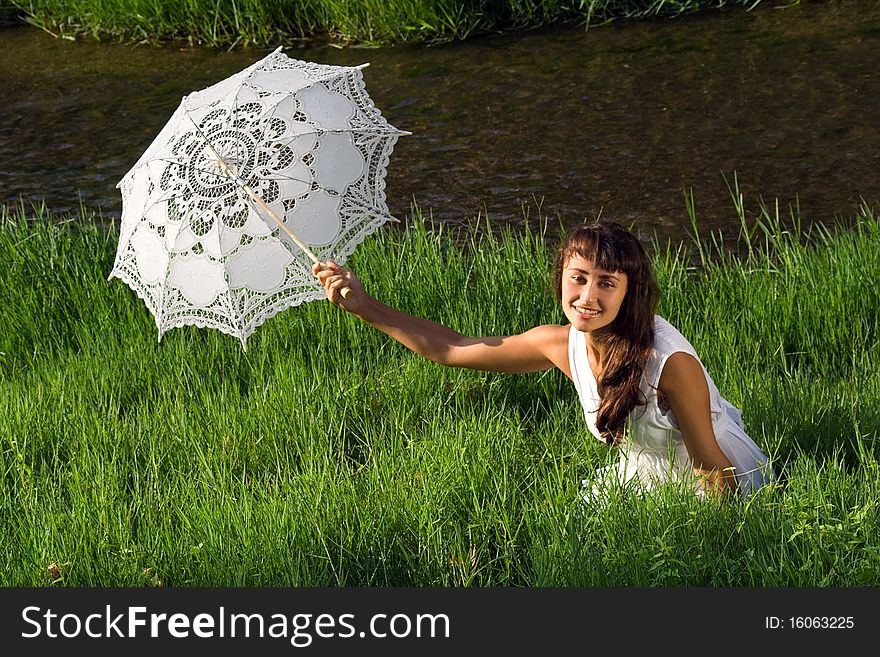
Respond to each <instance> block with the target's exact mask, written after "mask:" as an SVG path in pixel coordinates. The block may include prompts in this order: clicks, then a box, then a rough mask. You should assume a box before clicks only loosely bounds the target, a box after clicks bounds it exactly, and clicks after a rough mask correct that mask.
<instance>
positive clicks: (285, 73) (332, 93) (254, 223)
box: [110, 48, 409, 347]
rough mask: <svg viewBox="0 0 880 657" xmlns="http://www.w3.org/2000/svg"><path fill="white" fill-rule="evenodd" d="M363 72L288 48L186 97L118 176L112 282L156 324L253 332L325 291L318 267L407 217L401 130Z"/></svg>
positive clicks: (242, 336) (244, 333)
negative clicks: (392, 209)
mask: <svg viewBox="0 0 880 657" xmlns="http://www.w3.org/2000/svg"><path fill="white" fill-rule="evenodd" d="M361 68H363V67H342V66H327V65H322V64H314V63H309V62H303V61H298V60H295V59H291V58H289V57H287V56H286V55H285V54H284V53H282V52H281V48H278V49H277V50H275V52H273V53H272V54H270V55H268V56H267V57H265V58H264V59H262V60H260V61H259V62H257V63H256V64H253V65H252V66H250V67H249V68H247V69H245V70H243V71H241V72H239V73H237V74H235V75H233V76H232V77H229V78H227V79H225V80H223V81H222V82H219V83H217V84H215V85H213V86H211V87H208V88H207V89H203V90H201V91H197V92H194V93H191V94H189V95H187V96H185V97H184V98H183V100H182V101H181V103H180V106H179V107H178V108H177V111H175V113H174V115H173V116H172V117H171V119H170V120H169V121H168V123H167V124H166V125H165V127H164V128H163V129H162V131H161V132H160V133H159V135H158V136H157V137H156V139H155V140H154V141H153V143H152V144H150V146H149V147H148V148H147V150H146V151H145V152H144V154H143V155H142V156H141V158H140V159H139V160H138V161H137V163H136V164H135V165H134V166H133V167H132V168H131V170H130V171H129V172H128V173H127V174H125V177H123V179H122V180H121V181H120V182H119V184H118V185H117V186H118V187H119V188H120V189H121V191H122V221H121V227H120V236H119V246H118V249H117V253H116V262H115V264H114V266H113V271H112V272H111V274H110V278H111V279H112V278H114V277H116V278H120V279H122V280H123V281H125V282H126V283H127V284H128V285H129V286H130V287H131V288H132V289H133V290H134V291H135V292H136V293H137V294H138V296H140V297H141V298H142V299H143V300H144V302H145V303H146V305H147V307H148V308H149V309H150V312H152V313H153V316H154V317H155V319H156V326H157V327H158V329H159V339H160V340H161V339H162V334H163V333H164V332H165V331H167V330H168V329H170V328H173V327H175V326H181V325H184V324H194V325H196V326H201V327H205V326H208V327H212V328H216V329H219V330H221V331H223V332H224V333H228V334H230V335H233V336H235V337H237V338H238V339H239V340H240V341H241V343H242V346H243V347H244V346H245V345H246V341H247V338H248V336H250V335H251V334H252V333H253V332H254V330H255V329H256V328H257V327H258V326H259V325H260V324H262V323H263V322H264V321H266V320H267V319H268V318H269V317H271V316H272V315H274V314H275V313H277V312H279V311H281V310H284V309H285V308H289V307H290V306H295V305H298V304H300V303H302V302H304V301H311V300H314V299H322V298H325V294H324V291H323V288H322V287H321V286H320V285H319V284H318V281H317V280H316V279H315V277H314V276H313V275H312V272H311V264H312V263H313V262H318V261H326V260H328V259H332V260H335V261H336V262H339V263H340V264H342V263H343V262H344V261H345V259H346V257H347V256H349V255H350V254H351V252H352V251H353V250H354V248H355V247H356V246H357V245H358V244H359V243H360V242H361V241H363V239H364V238H365V237H366V236H367V235H369V234H370V233H372V232H373V231H375V230H376V229H377V228H378V227H379V226H381V225H382V224H383V223H385V222H386V221H389V220H390V221H393V220H394V218H393V217H391V216H390V215H389V213H388V207H387V205H386V203H385V191H384V188H385V182H384V178H385V171H386V167H387V166H388V159H389V157H390V155H391V152H392V150H393V148H394V144H395V143H396V141H397V138H398V137H399V136H400V135H405V134H409V133H407V132H403V131H400V130H397V129H396V128H394V127H393V126H391V125H389V124H388V122H387V121H386V120H385V119H384V118H383V117H382V115H381V113H380V112H379V110H378V109H377V108H376V107H375V106H374V104H373V102H372V101H371V100H370V98H369V96H368V95H367V92H366V89H365V87H364V81H363V77H362V75H361Z"/></svg>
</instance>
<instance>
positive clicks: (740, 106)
mask: <svg viewBox="0 0 880 657" xmlns="http://www.w3.org/2000/svg"><path fill="white" fill-rule="evenodd" d="M267 52H268V50H253V49H252V50H243V51H242V50H240V51H235V52H223V51H217V50H212V49H206V48H187V47H180V46H179V45H176V46H175V45H169V46H163V47H156V46H148V45H140V46H131V45H122V44H115V43H95V42H92V41H88V40H77V41H69V40H64V39H56V38H54V37H52V36H50V35H48V34H46V33H44V32H42V31H39V30H37V29H34V28H29V27H20V26H15V27H6V28H3V29H2V30H0V97H2V100H0V203H5V204H12V203H16V202H17V201H19V200H25V201H26V202H41V201H45V203H46V205H47V206H48V207H49V208H50V209H51V210H53V211H56V212H61V213H64V212H68V211H70V212H78V211H79V207H80V203H81V202H82V203H83V204H84V205H85V206H87V207H90V208H96V209H100V210H101V211H103V212H104V213H105V214H106V215H108V216H111V217H118V215H119V213H120V211H121V199H120V196H119V192H118V190H117V189H116V187H115V185H116V183H117V182H118V180H119V179H120V178H121V177H122V176H123V174H124V173H125V172H126V171H127V170H128V169H129V168H130V167H131V166H132V164H134V162H135V161H136V160H137V159H138V157H139V156H140V154H141V153H142V152H143V150H144V149H145V148H146V147H147V146H148V145H149V143H150V142H151V141H152V139H153V137H154V136H155V135H156V133H157V132H158V131H159V130H160V128H161V127H162V126H163V125H164V123H165V122H166V121H167V119H168V118H169V117H170V116H171V114H172V112H173V111H174V109H175V108H176V107H177V105H178V103H179V102H180V99H181V97H182V96H183V95H185V94H186V93H189V92H190V91H193V90H196V89H199V88H202V87H205V86H207V85H209V84H212V83H214V82H216V81H218V80H220V79H222V78H224V77H226V76H228V75H231V74H233V73H235V72H237V71H238V70H240V69H242V68H244V67H245V66H247V65H249V64H251V63H253V62H254V61H256V60H257V59H258V58H260V57H262V56H263V55H264V54H266V53H267ZM285 52H287V54H288V55H290V56H291V57H295V58H298V59H307V60H311V61H317V62H321V63H328V64H344V65H356V64H361V63H364V62H369V63H370V66H369V68H367V69H365V71H364V77H365V80H366V84H367V90H368V92H369V93H370V95H371V97H372V98H373V99H374V101H375V102H376V104H377V106H378V107H379V108H380V109H381V110H382V112H383V114H384V115H385V116H386V118H388V120H389V121H390V122H391V123H392V124H393V125H395V126H397V127H398V128H401V129H404V130H408V131H410V132H412V133H413V134H412V135H411V136H408V137H403V138H401V139H400V140H399V141H398V144H397V147H396V149H395V153H394V156H393V158H392V162H391V166H390V168H389V173H388V176H387V179H386V182H387V188H386V193H387V195H388V204H389V207H390V209H391V212H392V214H394V215H395V216H397V217H399V218H401V219H403V220H404V221H406V220H407V218H408V217H409V216H410V214H411V204H412V203H413V202H415V203H417V204H418V205H419V206H420V207H421V208H422V209H423V210H424V211H425V212H426V213H430V215H431V216H432V217H433V219H434V221H439V222H447V223H451V224H463V223H467V222H468V221H469V220H471V219H473V218H474V217H476V216H477V215H481V214H482V215H483V216H485V214H487V213H488V215H489V217H490V218H491V219H492V220H493V221H495V222H496V224H498V225H501V224H519V223H521V221H522V218H523V215H524V207H525V208H526V209H527V210H528V212H529V214H530V215H531V216H535V215H536V214H538V212H539V209H540V213H542V214H543V215H545V216H549V217H550V218H551V219H554V220H555V218H556V217H559V218H560V219H561V221H562V222H563V223H566V224H570V223H574V222H578V221H581V220H583V219H584V218H594V217H596V216H597V215H599V214H601V216H603V217H605V218H610V219H616V220H619V221H622V222H623V223H626V224H630V223H632V224H633V225H635V226H636V227H637V228H638V229H639V230H641V231H644V232H647V233H649V234H650V233H656V234H657V235H658V236H660V237H662V238H672V239H678V238H682V237H684V236H685V235H686V233H687V231H688V229H689V221H688V215H687V212H686V208H685V203H684V197H683V190H685V189H692V190H693V193H694V196H695V199H696V208H697V216H698V218H699V221H700V225H701V228H702V229H705V230H721V231H723V232H725V233H731V234H734V235H735V231H736V230H737V229H738V225H739V223H738V218H737V215H736V213H735V211H734V209H733V205H732V203H731V200H730V195H729V191H728V188H727V182H725V177H726V178H727V180H728V181H732V179H733V176H734V174H736V176H737V178H738V180H739V184H740V188H741V190H742V191H743V193H744V194H745V196H746V207H747V210H748V212H749V214H750V216H753V215H754V213H755V211H756V208H757V206H758V201H759V199H760V198H763V199H764V200H766V201H767V202H768V203H773V202H774V200H776V199H778V200H779V203H780V206H781V207H782V209H783V211H784V212H787V208H788V207H789V206H790V205H791V204H794V203H795V202H797V203H798V204H799V206H800V213H801V216H802V217H803V220H804V223H805V224H809V223H811V222H813V221H819V222H824V223H830V222H832V221H833V220H834V219H835V218H836V217H840V216H843V217H849V216H852V215H854V214H855V213H856V211H857V209H858V207H859V204H860V201H861V200H862V199H864V200H865V201H866V202H867V203H868V204H869V205H871V206H873V207H876V206H877V203H878V201H880V175H878V172H880V75H878V71H880V3H877V2H873V1H864V0H863V1H850V2H807V3H801V4H797V5H794V6H790V7H786V8H776V7H773V6H771V5H770V4H769V3H766V2H764V3H761V4H760V5H759V6H758V7H757V8H755V9H754V10H752V11H751V12H746V11H744V10H742V9H731V10H722V11H706V12H703V13H701V14H698V15H693V16H687V17H681V18H677V19H674V20H657V21H651V20H648V21H620V22H618V23H614V24H611V25H607V26H602V27H595V28H590V29H589V30H584V29H583V28H582V27H579V26H576V25H570V26H562V27H554V28H551V29H542V30H536V31H532V32H525V33H518V34H506V35H493V36H487V37H481V38H475V39H471V40H469V41H466V42H463V43H456V44H451V45H447V46H441V47H430V48H429V47H420V46H399V47H393V48H346V49H339V48H335V47H332V46H330V45H326V44H324V45H321V44H317V43H309V42H304V43H303V45H302V47H289V48H286V50H285Z"/></svg>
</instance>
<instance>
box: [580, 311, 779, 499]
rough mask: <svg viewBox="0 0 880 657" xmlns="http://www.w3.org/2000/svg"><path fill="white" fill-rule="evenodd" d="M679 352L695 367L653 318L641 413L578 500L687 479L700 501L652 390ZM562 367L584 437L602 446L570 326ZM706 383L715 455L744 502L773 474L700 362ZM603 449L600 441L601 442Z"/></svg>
mask: <svg viewBox="0 0 880 657" xmlns="http://www.w3.org/2000/svg"><path fill="white" fill-rule="evenodd" d="M679 351H683V352H686V353H688V354H690V355H692V356H693V357H694V358H696V359H697V360H698V361H699V360H700V359H699V357H698V356H697V353H696V351H695V350H694V348H693V346H692V345H691V343H690V342H688V341H687V339H685V337H684V336H683V335H682V334H681V333H679V331H678V329H676V328H675V327H674V326H672V325H671V324H670V323H669V322H667V321H666V320H665V319H663V318H662V317H660V316H659V315H655V317H654V350H653V352H652V354H651V356H650V357H649V359H648V363H647V365H646V367H645V373H644V376H643V377H642V384H641V386H640V389H641V391H642V394H644V396H645V398H646V399H647V401H648V403H647V407H644V406H637V407H636V408H635V409H633V411H632V412H631V413H630V418H629V420H630V428H629V431H628V432H627V437H626V440H625V441H624V443H623V444H621V445H620V446H619V447H617V448H616V449H619V450H620V461H619V462H618V463H616V464H615V465H612V466H609V467H607V468H602V469H600V470H599V471H598V472H597V473H596V474H597V477H596V478H595V479H588V480H584V482H583V484H584V486H585V487H586V488H587V491H586V492H585V494H584V500H585V501H587V502H595V501H601V500H602V498H603V497H604V494H605V493H606V492H607V486H608V485H609V483H610V482H611V481H612V480H613V481H614V482H615V483H619V484H626V485H633V486H635V487H636V488H638V489H641V490H644V489H650V488H652V487H654V486H656V485H658V484H661V483H664V482H668V481H672V480H686V479H688V478H690V479H691V480H692V481H693V483H694V486H695V492H696V493H697V494H698V495H701V496H702V495H703V491H702V488H701V487H699V486H698V485H697V482H696V478H695V477H694V474H693V464H692V462H691V459H690V456H689V455H688V452H687V448H686V447H685V443H684V438H683V437H682V435H681V431H680V430H679V428H678V422H677V421H676V419H675V416H674V415H673V413H672V411H671V410H669V409H661V408H660V407H659V406H658V403H657V386H658V384H659V382H660V374H661V373H662V371H663V366H664V365H665V364H666V359H667V358H669V357H670V356H671V355H672V354H674V353H676V352H679ZM568 361H569V364H570V365H571V376H572V379H574V385H575V388H576V389H577V393H578V397H579V398H580V402H581V406H582V407H583V409H584V417H585V418H586V420H587V426H588V427H589V429H590V432H591V433H592V434H593V435H594V436H595V437H596V438H598V439H599V440H602V438H601V436H600V434H599V430H598V429H597V428H596V413H597V411H598V408H599V401H600V398H599V393H598V390H597V385H596V379H595V377H594V375H593V370H592V368H591V367H590V363H589V360H588V358H587V345H586V336H585V335H584V334H583V333H581V332H580V331H578V330H576V329H575V328H574V327H573V326H572V327H571V331H570V332H569V335H568ZM700 365H701V366H702V367H703V373H704V374H705V375H706V383H707V384H708V385H709V400H710V408H711V414H712V426H713V428H714V430H715V438H716V440H717V441H718V446H719V447H720V448H721V451H722V452H724V454H725V455H726V456H727V458H728V459H729V460H730V462H731V463H732V464H733V465H734V467H735V468H736V480H737V488H738V491H739V493H740V494H742V495H743V496H744V497H748V496H749V495H750V494H751V493H752V492H753V491H755V490H757V489H758V488H760V487H761V486H763V485H764V484H766V483H768V482H769V481H771V480H772V479H773V476H774V474H773V468H772V466H771V465H770V463H769V462H768V459H767V457H766V456H764V454H763V453H762V452H761V450H760V449H759V448H758V446H757V445H756V444H755V443H754V441H753V440H752V439H751V438H750V437H749V436H748V434H747V433H746V432H745V429H744V428H743V423H742V415H741V414H740V412H739V410H738V409H737V408H735V407H734V406H732V405H731V404H730V402H728V401H727V400H726V399H724V398H723V397H722V396H721V394H720V393H719V392H718V388H717V387H716V386H715V383H714V382H713V381H712V378H711V377H710V376H709V373H708V372H707V371H706V368H705V366H703V364H702V362H700ZM602 442H603V443H604V440H603V441H602Z"/></svg>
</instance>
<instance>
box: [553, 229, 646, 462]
mask: <svg viewBox="0 0 880 657" xmlns="http://www.w3.org/2000/svg"><path fill="white" fill-rule="evenodd" d="M573 256H581V257H582V258H586V259H587V260H589V261H591V262H592V263H593V265H594V266H595V267H598V268H599V269H604V270H605V271H609V272H615V273H616V272H623V273H625V274H626V276H627V289H626V296H624V299H623V303H622V305H621V307H620V311H619V312H618V314H617V317H616V318H615V319H614V321H613V322H612V323H611V324H610V325H609V326H608V327H607V329H604V330H603V335H602V346H603V352H604V353H603V360H604V363H605V366H604V369H603V371H602V375H601V376H600V378H599V380H598V381H597V383H598V386H599V396H600V397H601V399H602V400H601V402H600V403H599V411H598V413H597V415H596V427H597V428H598V429H599V432H600V433H601V434H602V437H603V438H604V440H605V442H606V443H608V444H609V445H617V444H619V443H620V442H621V441H622V440H623V438H624V433H625V431H626V421H627V417H628V416H629V414H630V412H631V411H632V410H633V409H634V408H635V407H636V406H644V405H645V404H646V403H647V400H646V399H645V397H644V395H643V394H642V392H641V390H640V389H639V384H640V383H641V380H642V374H643V373H644V371H645V366H646V365H647V362H648V358H649V357H650V355H651V350H652V349H653V347H654V312H655V310H656V308H657V302H658V301H659V298H660V293H659V290H658V288H657V283H656V281H655V280H654V274H653V272H652V271H651V263H650V261H649V260H648V255H647V253H646V252H645V249H644V247H642V244H641V242H639V240H638V239H637V238H636V237H635V235H633V234H632V233H631V232H629V231H628V230H627V229H626V228H624V227H623V226H621V225H620V224H617V223H614V222H610V221H602V222H596V223H592V224H585V225H581V226H575V227H573V228H571V229H570V230H569V231H568V234H567V235H566V238H565V240H564V241H563V243H562V245H561V246H560V248H559V251H558V253H557V256H556V270H555V285H556V297H557V299H559V300H560V301H561V300H562V275H563V270H564V268H565V265H566V264H568V261H569V259H571V258H572V257H573Z"/></svg>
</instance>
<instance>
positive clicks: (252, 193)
mask: <svg viewBox="0 0 880 657" xmlns="http://www.w3.org/2000/svg"><path fill="white" fill-rule="evenodd" d="M205 144H206V145H207V147H208V150H209V151H211V155H213V156H214V157H216V158H217V162H219V163H220V167H221V168H222V169H223V171H224V172H225V173H226V175H227V176H229V177H230V178H232V179H233V180H235V181H236V183H237V184H238V185H239V186H240V187H241V188H242V189H243V190H244V191H245V192H247V195H248V196H250V197H251V199H252V200H253V201H254V203H256V204H257V205H259V206H260V207H261V208H262V209H263V211H264V212H265V213H266V214H268V215H269V216H270V217H272V220H273V221H274V222H275V223H276V224H278V227H279V228H280V229H281V230H283V231H284V232H285V233H287V236H288V237H289V238H290V239H292V240H293V243H294V244H296V245H297V246H298V247H299V248H300V249H302V252H303V253H305V254H306V255H307V256H309V259H310V260H311V261H312V262H314V263H315V264H316V265H321V266H322V267H323V266H325V265H324V264H323V263H322V262H321V259H320V258H319V257H318V256H316V255H315V254H314V253H313V252H312V250H311V249H310V248H309V247H308V245H307V244H306V243H305V242H303V241H302V240H301V239H300V238H299V237H297V236H296V233H294V232H293V231H292V230H290V228H288V227H287V224H285V223H284V222H283V221H281V219H279V218H278V215H277V214H275V212H274V210H272V208H270V207H269V205H268V204H267V203H266V202H265V201H264V200H263V199H262V198H260V195H259V194H257V193H256V192H255V191H254V190H253V188H252V187H251V186H250V185H248V184H247V183H246V182H243V181H242V180H241V178H240V177H239V176H238V175H237V174H236V173H235V171H233V170H232V167H231V166H229V164H227V162H226V160H224V159H223V158H222V157H220V154H219V153H218V152H217V151H216V150H214V147H213V146H212V145H211V143H210V142H209V141H207V140H205ZM340 294H342V298H343V299H347V298H348V295H349V294H351V288H349V287H344V288H342V290H341V291H340Z"/></svg>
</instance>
